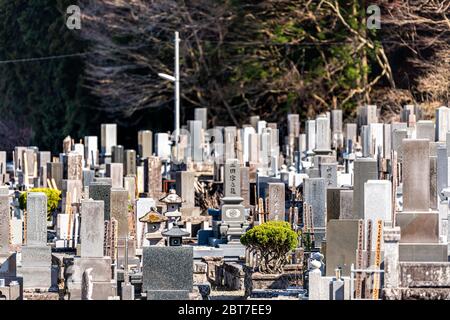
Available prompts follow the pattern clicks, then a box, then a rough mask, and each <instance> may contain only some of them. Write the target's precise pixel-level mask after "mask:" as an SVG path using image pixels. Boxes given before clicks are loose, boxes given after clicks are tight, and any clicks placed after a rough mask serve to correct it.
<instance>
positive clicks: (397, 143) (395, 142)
mask: <svg viewBox="0 0 450 320" xmlns="http://www.w3.org/2000/svg"><path fill="white" fill-rule="evenodd" d="M407 138H408V131H407V130H406V129H396V130H393V131H392V150H393V151H396V152H397V156H398V160H399V161H401V159H402V150H403V149H402V143H403V140H404V139H407Z"/></svg>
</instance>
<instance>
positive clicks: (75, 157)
mask: <svg viewBox="0 0 450 320" xmlns="http://www.w3.org/2000/svg"><path fill="white" fill-rule="evenodd" d="M63 164H64V175H63V177H64V179H67V180H81V179H83V158H82V156H81V155H79V154H78V153H75V152H71V153H69V154H67V155H64V156H63Z"/></svg>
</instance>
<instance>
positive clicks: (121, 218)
mask: <svg viewBox="0 0 450 320" xmlns="http://www.w3.org/2000/svg"><path fill="white" fill-rule="evenodd" d="M111 218H114V219H116V220H117V222H118V226H119V232H118V237H119V238H126V237H127V236H128V232H129V230H128V192H127V190H125V189H123V188H114V187H113V188H111Z"/></svg>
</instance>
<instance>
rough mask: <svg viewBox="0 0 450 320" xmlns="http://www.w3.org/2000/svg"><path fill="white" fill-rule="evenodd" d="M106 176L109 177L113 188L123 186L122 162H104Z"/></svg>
mask: <svg viewBox="0 0 450 320" xmlns="http://www.w3.org/2000/svg"><path fill="white" fill-rule="evenodd" d="M106 176H107V177H109V178H111V180H112V187H113V188H122V187H123V164H122V163H108V164H106Z"/></svg>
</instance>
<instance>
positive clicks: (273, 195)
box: [266, 182, 286, 221]
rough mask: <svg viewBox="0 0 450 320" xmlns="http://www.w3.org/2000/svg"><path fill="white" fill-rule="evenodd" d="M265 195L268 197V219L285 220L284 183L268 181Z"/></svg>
mask: <svg viewBox="0 0 450 320" xmlns="http://www.w3.org/2000/svg"><path fill="white" fill-rule="evenodd" d="M266 197H268V199H269V202H268V205H269V208H268V213H269V216H268V219H269V220H279V221H285V213H286V212H285V203H286V202H285V201H286V199H285V184H284V183H282V182H269V183H268V184H267V191H266Z"/></svg>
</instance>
